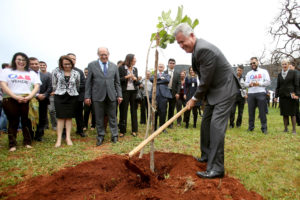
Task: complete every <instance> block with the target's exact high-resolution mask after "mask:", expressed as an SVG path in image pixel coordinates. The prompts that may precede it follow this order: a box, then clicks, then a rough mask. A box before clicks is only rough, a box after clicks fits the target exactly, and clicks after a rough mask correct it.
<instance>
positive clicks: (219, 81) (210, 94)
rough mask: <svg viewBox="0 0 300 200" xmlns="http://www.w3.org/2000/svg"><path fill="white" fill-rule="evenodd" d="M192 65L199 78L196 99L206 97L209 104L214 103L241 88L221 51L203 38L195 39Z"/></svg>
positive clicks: (230, 95) (228, 96)
mask: <svg viewBox="0 0 300 200" xmlns="http://www.w3.org/2000/svg"><path fill="white" fill-rule="evenodd" d="M192 67H193V70H194V71H195V72H196V73H197V74H198V77H199V80H200V84H199V85H198V88H197V91H196V93H195V95H194V97H195V98H197V99H198V100H200V99H203V98H206V99H207V101H208V103H209V104H210V105H215V104H218V103H220V102H222V101H224V100H226V99H228V98H230V97H232V96H233V95H235V94H236V93H237V92H238V90H239V89H240V88H241V86H240V84H239V80H238V78H237V77H236V74H235V73H234V71H233V69H232V67H231V65H230V64H229V62H228V61H227V59H226V58H225V56H224V55H223V53H222V52H221V51H220V50H219V49H218V48H217V47H216V46H214V45H213V44H211V43H209V42H207V41H205V40H203V39H197V40H196V44H195V47H194V51H193V54H192Z"/></svg>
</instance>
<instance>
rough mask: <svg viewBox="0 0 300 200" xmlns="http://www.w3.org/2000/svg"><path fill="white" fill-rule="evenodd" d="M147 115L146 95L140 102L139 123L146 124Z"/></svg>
mask: <svg viewBox="0 0 300 200" xmlns="http://www.w3.org/2000/svg"><path fill="white" fill-rule="evenodd" d="M147 117H148V101H147V97H146V96H145V97H144V98H143V100H142V102H141V120H140V123H141V124H146V119H147Z"/></svg>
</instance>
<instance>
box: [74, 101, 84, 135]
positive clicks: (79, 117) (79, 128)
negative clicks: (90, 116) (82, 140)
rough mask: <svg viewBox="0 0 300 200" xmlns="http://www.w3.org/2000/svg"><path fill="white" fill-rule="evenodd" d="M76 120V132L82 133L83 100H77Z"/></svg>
mask: <svg viewBox="0 0 300 200" xmlns="http://www.w3.org/2000/svg"><path fill="white" fill-rule="evenodd" d="M75 120H76V126H77V130H76V133H82V132H83V101H77V103H76V115H75Z"/></svg>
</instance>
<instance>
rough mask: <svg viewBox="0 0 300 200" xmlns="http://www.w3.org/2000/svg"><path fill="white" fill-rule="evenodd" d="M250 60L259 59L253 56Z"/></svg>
mask: <svg viewBox="0 0 300 200" xmlns="http://www.w3.org/2000/svg"><path fill="white" fill-rule="evenodd" d="M250 60H257V61H258V59H257V57H251V58H250Z"/></svg>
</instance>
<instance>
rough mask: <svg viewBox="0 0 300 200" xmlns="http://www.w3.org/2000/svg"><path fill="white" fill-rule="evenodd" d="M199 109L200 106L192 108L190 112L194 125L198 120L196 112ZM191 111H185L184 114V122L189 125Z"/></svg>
mask: <svg viewBox="0 0 300 200" xmlns="http://www.w3.org/2000/svg"><path fill="white" fill-rule="evenodd" d="M199 109H200V106H194V107H193V108H192V109H191V110H192V113H193V117H194V125H196V124H197V119H198V110H199ZM191 110H187V111H185V113H184V121H185V122H186V123H187V124H189V123H190V116H191Z"/></svg>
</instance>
